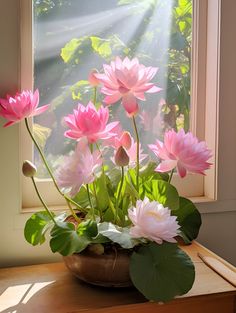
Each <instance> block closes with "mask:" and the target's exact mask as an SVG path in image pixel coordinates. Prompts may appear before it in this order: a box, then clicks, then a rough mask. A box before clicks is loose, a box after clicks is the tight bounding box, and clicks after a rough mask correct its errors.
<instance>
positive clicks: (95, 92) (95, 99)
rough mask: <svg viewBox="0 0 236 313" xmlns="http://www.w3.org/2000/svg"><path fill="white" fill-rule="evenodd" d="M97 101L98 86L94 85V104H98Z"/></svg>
mask: <svg viewBox="0 0 236 313" xmlns="http://www.w3.org/2000/svg"><path fill="white" fill-rule="evenodd" d="M96 102H97V87H94V93H93V104H94V105H95V106H96Z"/></svg>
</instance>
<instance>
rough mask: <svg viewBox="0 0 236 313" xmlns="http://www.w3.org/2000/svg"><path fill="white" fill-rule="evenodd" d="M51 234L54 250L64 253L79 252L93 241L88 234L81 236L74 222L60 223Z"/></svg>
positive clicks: (51, 243)
mask: <svg viewBox="0 0 236 313" xmlns="http://www.w3.org/2000/svg"><path fill="white" fill-rule="evenodd" d="M51 236H52V238H51V240H50V247H51V250H52V252H59V253H60V254H62V255H70V254H73V253H79V252H81V251H83V250H84V249H85V248H86V247H87V246H88V245H89V244H90V242H91V241H90V240H89V239H88V238H87V237H86V236H80V235H79V234H78V233H77V231H76V230H75V225H74V224H72V223H65V222H63V223H62V222H60V223H58V224H57V225H55V226H54V227H53V229H52V230H51Z"/></svg>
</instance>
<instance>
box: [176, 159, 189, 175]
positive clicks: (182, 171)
mask: <svg viewBox="0 0 236 313" xmlns="http://www.w3.org/2000/svg"><path fill="white" fill-rule="evenodd" d="M177 171H178V174H179V176H180V177H182V178H183V177H185V176H186V174H187V171H186V168H184V167H183V165H182V164H181V162H180V161H178V163H177Z"/></svg>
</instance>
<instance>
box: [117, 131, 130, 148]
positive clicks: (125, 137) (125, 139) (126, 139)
mask: <svg viewBox="0 0 236 313" xmlns="http://www.w3.org/2000/svg"><path fill="white" fill-rule="evenodd" d="M120 142H121V145H122V146H123V147H125V149H130V147H131V145H132V139H131V135H130V133H129V132H127V131H124V132H123V134H122V136H121V138H120Z"/></svg>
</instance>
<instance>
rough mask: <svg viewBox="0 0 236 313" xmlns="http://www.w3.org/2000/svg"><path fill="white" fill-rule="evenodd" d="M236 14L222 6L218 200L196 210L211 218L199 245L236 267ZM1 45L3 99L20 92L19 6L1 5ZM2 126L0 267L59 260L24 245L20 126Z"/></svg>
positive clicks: (233, 7) (231, 4)
mask: <svg viewBox="0 0 236 313" xmlns="http://www.w3.org/2000/svg"><path fill="white" fill-rule="evenodd" d="M235 12H236V1H235V0H227V1H222V21H221V29H222V32H223V33H224V34H225V35H224V36H222V37H221V65H220V114H219V168H218V175H219V183H218V195H219V197H218V198H219V200H218V201H217V202H214V203H202V204H199V205H198V207H199V209H200V210H201V212H206V211H207V212H208V213H203V214H202V219H203V225H202V229H201V233H200V236H199V241H200V242H201V243H203V244H204V245H205V246H207V247H209V248H210V249H212V250H213V251H215V252H216V253H218V254H219V255H221V256H222V257H224V258H225V259H227V260H228V261H230V262H231V263H233V264H235V265H236V249H235V247H236V245H235V242H236V103H235V91H236V57H235V51H236V37H235V35H234V34H235V32H236V18H235ZM6 29H7V30H8V31H7V33H8V36H7V35H6ZM0 43H1V49H0V96H4V95H5V92H7V91H8V92H11V91H12V92H14V91H15V90H16V88H17V86H19V75H18V74H19V67H18V57H19V0H1V1H0ZM2 125H3V121H2V120H0V144H1V148H0V212H1V214H0V266H10V265H20V264H32V263H40V262H45V261H49V260H50V261H53V260H55V259H60V256H56V255H52V254H51V253H49V248H48V246H47V245H43V246H42V247H31V246H30V245H29V244H27V243H26V242H25V240H24V237H23V226H22V225H23V222H24V220H26V219H27V218H28V214H20V205H21V190H20V177H21V173H20V164H19V149H20V147H19V126H18V125H17V126H14V127H10V128H8V129H3V128H2ZM222 210H226V211H225V212H221V211H222ZM209 211H212V212H213V213H209ZM217 211H218V212H217ZM47 255H50V257H47Z"/></svg>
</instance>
